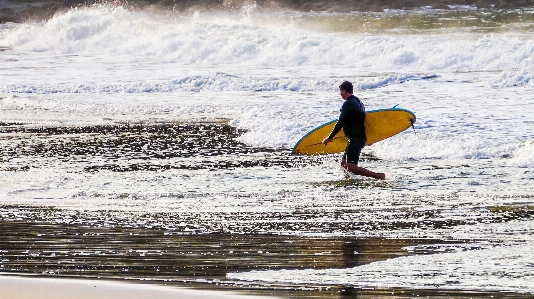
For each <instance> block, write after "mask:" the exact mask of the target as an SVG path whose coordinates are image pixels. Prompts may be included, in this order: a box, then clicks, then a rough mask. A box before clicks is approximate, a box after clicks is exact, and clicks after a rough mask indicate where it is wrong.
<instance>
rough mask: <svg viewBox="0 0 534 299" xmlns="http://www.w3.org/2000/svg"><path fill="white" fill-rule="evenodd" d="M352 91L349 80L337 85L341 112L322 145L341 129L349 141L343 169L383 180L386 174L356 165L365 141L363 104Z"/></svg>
mask: <svg viewBox="0 0 534 299" xmlns="http://www.w3.org/2000/svg"><path fill="white" fill-rule="evenodd" d="M353 92H354V88H353V86H352V83H350V82H349V81H344V82H343V83H341V85H339V94H340V95H341V97H342V98H343V100H345V102H344V103H343V106H341V113H340V115H339V120H338V121H337V124H336V125H335V127H334V129H333V130H332V132H331V133H330V135H329V136H328V137H327V138H325V139H324V140H323V145H324V146H326V145H327V144H328V143H330V142H332V141H333V139H334V136H336V134H337V133H339V131H341V129H343V132H344V133H345V135H346V136H347V137H348V138H349V143H348V144H347V147H346V148H345V153H344V154H343V158H342V159H341V166H342V167H343V169H345V170H346V171H348V172H351V173H353V174H356V175H361V176H366V177H372V178H375V179H380V180H385V179H386V174H384V173H378V172H373V171H370V170H367V169H365V168H363V167H359V166H358V161H359V159H360V154H361V152H362V149H363V148H364V147H365V145H366V143H367V138H366V136H365V123H364V121H365V106H364V105H363V103H362V102H361V101H360V99H358V98H357V97H356V96H354V95H353Z"/></svg>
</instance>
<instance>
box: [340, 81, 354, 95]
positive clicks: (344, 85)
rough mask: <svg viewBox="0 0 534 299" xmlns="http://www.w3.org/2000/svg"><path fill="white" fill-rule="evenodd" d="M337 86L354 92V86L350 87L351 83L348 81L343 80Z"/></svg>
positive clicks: (351, 92)
mask: <svg viewBox="0 0 534 299" xmlns="http://www.w3.org/2000/svg"><path fill="white" fill-rule="evenodd" d="M339 88H341V89H343V90H344V91H346V92H348V93H350V94H353V93H354V88H353V87H352V83H350V82H349V81H343V83H341V85H339Z"/></svg>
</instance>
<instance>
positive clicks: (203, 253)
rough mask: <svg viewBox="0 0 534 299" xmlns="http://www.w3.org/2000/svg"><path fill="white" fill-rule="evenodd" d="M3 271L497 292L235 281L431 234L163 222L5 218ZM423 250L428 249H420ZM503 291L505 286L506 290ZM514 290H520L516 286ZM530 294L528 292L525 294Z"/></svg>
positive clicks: (350, 292) (321, 265)
mask: <svg viewBox="0 0 534 299" xmlns="http://www.w3.org/2000/svg"><path fill="white" fill-rule="evenodd" d="M0 227H1V229H0V245H1V252H0V258H1V263H0V269H1V271H2V272H10V273H25V274H37V275H41V276H51V277H78V278H101V279H121V280H135V281H144V282H152V283H161V284H166V285H178V286H184V285H188V286H195V287H198V288H224V289H235V290H241V291H245V292H251V293H256V294H263V295H265V294H269V295H275V296H283V297H288V298H297V297H298V298H332V295H337V296H339V297H341V298H376V296H381V297H388V298H396V297H404V296H412V295H416V296H432V297H434V298H439V297H449V296H469V297H487V296H488V295H495V293H491V292H490V293H480V292H474V293H469V292H454V291H441V290H437V289H436V290H404V289H359V288H353V287H344V286H334V287H333V286H314V287H310V286H307V285H283V284H272V283H265V284H263V283H260V282H242V281H233V280H231V279H228V278H227V277H226V274H227V273H230V272H242V271H251V270H276V269H306V268H314V269H325V268H350V267H355V266H358V265H362V264H367V263H371V262H374V261H379V260H385V259H389V258H395V257H400V256H404V255H408V254H414V252H408V251H407V250H405V249H404V247H406V246H413V245H421V244H433V243H437V242H439V243H441V244H443V243H444V241H442V240H441V241H440V240H430V239H384V238H366V239H361V238H360V239H358V238H309V237H297V236H282V235H258V234H256V235H247V234H200V235H195V234H194V235H186V234H175V233H171V232H169V231H167V230H161V229H143V228H124V227H98V228H97V227H90V226H84V225H67V224H57V223H56V224H54V223H42V222H26V221H24V222H19V221H4V222H0ZM417 254H425V252H418V253H417ZM499 296H500V297H504V296H505V295H504V294H499ZM514 297H516V298H517V297H518V295H517V294H514ZM525 298H526V297H525Z"/></svg>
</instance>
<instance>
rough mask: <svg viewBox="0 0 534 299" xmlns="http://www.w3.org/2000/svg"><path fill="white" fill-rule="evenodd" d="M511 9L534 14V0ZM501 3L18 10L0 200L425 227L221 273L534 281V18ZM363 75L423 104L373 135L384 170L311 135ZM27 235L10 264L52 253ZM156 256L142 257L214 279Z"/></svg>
mask: <svg viewBox="0 0 534 299" xmlns="http://www.w3.org/2000/svg"><path fill="white" fill-rule="evenodd" d="M507 13H508V14H520V15H523V16H525V17H524V19H527V20H529V18H527V17H526V16H531V15H533V14H534V10H530V9H521V10H512V11H508V12H507ZM501 14H503V12H502V11H498V10H477V9H476V8H473V7H469V6H458V7H453V8H452V12H451V11H447V10H433V9H429V8H421V9H420V10H417V11H402V10H390V11H384V12H381V13H358V12H350V13H326V12H294V11H288V10H285V11H281V10H263V9H259V8H258V7H256V6H254V5H250V6H244V7H242V8H241V9H240V10H238V11H234V12H228V11H227V12H214V11H195V12H190V13H180V12H173V11H160V10H156V9H154V10H142V11H139V10H132V9H127V8H124V7H122V6H118V7H115V6H112V5H95V6H91V7H79V8H73V9H71V10H69V11H64V12H61V13H58V14H56V15H55V16H54V17H53V18H51V19H49V20H46V21H42V22H29V23H5V24H0V107H1V111H0V128H2V131H1V133H0V147H1V148H2V150H1V151H2V158H1V159H0V175H1V176H2V182H1V183H0V215H1V216H0V217H1V218H0V221H1V222H2V223H3V224H4V225H6V224H7V223H34V222H36V223H45V224H49V225H55V224H57V225H64V224H68V225H74V226H79V227H86V226H89V227H127V228H131V227H135V228H139V229H141V230H143V229H146V230H151V229H154V230H157V231H163V232H165V235H166V236H167V235H169V236H171V235H184V236H195V237H194V238H196V237H202V236H210V235H211V234H229V235H231V236H240V235H250V236H253V237H251V238H252V239H254V238H261V236H292V237H298V238H311V239H313V240H315V238H319V239H321V240H351V242H352V241H354V242H357V240H374V238H380V240H381V241H380V242H382V243H380V244H383V243H384V244H387V243H388V240H399V239H406V240H425V241H424V242H423V243H417V242H415V243H414V244H406V246H400V247H399V248H400V249H399V250H398V251H399V252H401V253H399V255H394V256H387V258H384V259H380V260H372V261H369V262H366V263H359V262H358V263H352V264H350V263H349V264H350V265H349V264H347V265H346V266H344V267H340V266H339V265H336V267H334V266H332V265H330V266H323V267H322V268H321V269H315V266H313V267H312V266H311V265H309V266H308V267H307V266H306V264H305V263H304V262H303V263H302V264H299V265H298V266H295V265H293V266H287V267H286V265H284V263H282V262H281V263H280V265H277V266H276V267H274V266H273V267H274V269H273V268H272V267H271V266H269V267H264V268H262V267H261V266H260V269H257V268H251V267H249V266H243V265H241V268H235V269H234V268H231V269H230V270H228V271H224V273H222V274H220V275H219V276H217V278H216V279H217V281H218V283H221V281H224V283H222V284H225V285H232V286H233V287H237V288H255V289H257V288H262V289H276V288H282V289H284V290H286V289H288V288H289V289H291V288H294V289H295V290H302V289H307V288H311V289H321V288H325V287H326V288H330V287H333V286H344V287H352V288H356V289H361V290H365V289H373V288H376V289H406V290H412V289H424V290H432V291H434V292H435V295H439V294H442V293H440V292H441V291H444V290H457V291H461V292H475V293H476V292H493V291H497V292H511V294H515V295H519V294H525V295H528V294H534V287H533V286H534V278H533V276H532V270H533V267H532V265H533V263H534V260H533V258H532V257H531V254H530V253H531V252H532V251H533V250H534V238H533V234H532V229H533V225H534V221H533V219H532V215H533V212H532V211H534V202H533V197H532V191H533V189H534V170H533V168H534V117H533V115H534V99H533V97H532V94H534V93H533V92H534V80H533V78H534V40H533V39H532V28H534V27H533V26H534V24H533V23H529V21H524V22H516V21H514V22H511V21H510V22H503V23H498V21H494V23H492V24H490V25H488V24H487V23H488V22H485V21H483V20H486V18H488V15H489V16H491V15H495V16H500V15H501ZM417 18H420V20H421V21H420V22H418V21H417V20H416V21H414V22H413V23H410V22H409V21H412V20H413V19H417ZM392 19H401V20H405V22H398V25H395V24H397V23H391V22H392V21H391V20H392ZM466 19H470V20H472V19H475V20H476V19H478V20H482V21H480V22H475V24H474V25H473V24H467V25H466V24H465V23H461V22H464V20H466ZM494 19H495V18H494ZM429 20H430V21H429ZM456 21H458V23H461V26H460V25H458V26H452V25H451V24H453V23H454V24H456ZM388 22H389V23H388ZM421 22H423V23H424V22H430V23H432V24H433V26H431V27H424V26H423V27H420V26H419V25H417V24H419V23H421ZM341 24H345V25H341ZM351 24H352V25H351ZM392 24H393V25H392ZM414 24H415V25H414ZM436 24H438V25H436ZM439 24H443V25H442V26H440V25H439ZM344 80H349V81H352V82H353V83H354V86H355V94H356V95H357V96H358V97H359V98H360V99H361V100H362V101H363V103H364V104H365V106H366V109H367V110H374V109H381V108H389V107H393V106H395V105H398V107H400V108H404V109H409V110H410V111H413V112H414V113H415V114H416V117H417V122H416V123H415V125H414V128H413V129H412V128H410V129H409V130H406V131H405V132H403V133H401V134H399V135H397V136H394V137H392V138H390V139H387V140H385V141H383V142H380V143H377V144H374V145H372V146H369V147H366V148H365V149H364V151H363V153H364V155H363V159H362V162H361V164H362V166H363V167H366V168H369V169H371V170H374V171H378V172H384V173H386V175H387V178H388V179H387V180H386V181H385V182H377V181H374V180H369V179H362V178H357V177H352V178H351V179H348V180H346V179H344V175H343V171H342V170H341V169H340V167H339V161H338V160H339V158H340V157H339V155H329V156H320V157H299V156H292V155H291V149H292V147H293V146H294V144H295V143H296V142H297V141H298V140H299V139H300V138H301V137H302V136H303V135H304V134H306V133H307V132H308V131H309V130H311V129H313V128H314V127H316V126H318V125H320V124H322V123H325V122H327V121H330V120H332V119H335V118H337V116H338V115H339V109H340V107H341V104H342V99H341V98H340V96H339V91H338V85H339V84H340V83H341V82H342V81H344ZM102 128H104V129H102ZM151 128H155V129H154V130H155V131H152V129H151ZM158 128H161V132H163V133H161V134H160V133H158V132H160V131H158V130H160V129H158ZM156 131H157V132H156ZM228 131H231V132H230V133H228ZM176 132H179V134H182V135H184V134H185V135H184V136H186V137H183V138H182V137H180V136H182V135H179V136H178V135H174V134H175V133H176ZM169 136H170V137H169ZM325 137H326V136H325ZM188 140H197V141H198V142H197V141H195V142H196V143H194V145H191V144H193V143H189V142H190V141H188ZM109 144H113V145H109ZM104 145H105V146H104ZM93 149H94V150H93ZM47 209H50V210H49V212H43V211H46V210H47ZM427 241H428V242H430V241H432V242H430V243H427ZM221 242H224V241H221ZM332 242H333V241H332ZM390 242H392V243H395V241H390ZM395 244H396V243H395ZM140 246H141V245H140ZM380 246H382V245H380ZM395 246H396V245H395ZM318 248H319V247H318ZM43 250H44V251H46V250H47V249H46V248H44V249H43ZM272 250H276V249H273V248H271V252H272ZM311 250H312V251H313V249H311ZM317 250H318V249H317ZM66 251H68V250H66ZM260 251H261V252H260ZM14 252H16V254H15V253H14ZM232 252H233V250H232ZM256 252H257V253H256V255H257V256H258V259H261V260H262V261H263V260H264V259H268V258H269V253H268V252H266V250H264V249H261V250H260V249H258V250H257V251H256ZM334 252H335V250H332V251H329V250H326V251H325V249H324V248H321V251H316V252H313V253H312V254H314V255H315V256H316V257H317V259H321V258H327V256H330V255H332V254H334ZM247 254H248V252H247ZM359 254H360V253H359V252H357V250H352V251H350V250H349V252H348V253H347V252H343V255H344V256H345V255H348V256H349V257H350V258H348V259H354V260H357V259H358V258H359V257H358V255H359ZM14 255H17V256H25V257H27V258H28V259H32V258H30V257H33V258H35V254H33V255H32V253H27V254H26V255H24V251H23V250H22V249H20V251H16V249H12V250H11V251H10V250H7V249H4V250H2V248H0V256H2V259H1V262H0V265H1V268H0V271H3V272H13V273H34V272H32V271H37V270H32V269H31V267H29V266H28V267H27V268H25V267H24V266H18V264H16V263H14V261H15V259H14V258H13V256H14ZM202 255H203V254H202ZM124 256H128V254H124ZM325 256H326V257H325ZM65 258H67V257H65ZM95 258H96V259H97V260H102V261H106V258H105V257H103V256H102V255H100V254H96V253H95ZM272 258H273V259H276V258H277V257H276V256H272ZM345 258H347V257H345ZM32 261H33V263H35V264H36V265H39V267H40V268H39V270H38V274H41V275H48V274H50V273H51V272H52V275H53V274H58V273H62V272H61V271H64V275H65V276H68V275H70V274H69V272H68V271H67V270H65V269H63V268H61V266H60V265H59V264H60V263H59V262H58V265H52V266H46V265H44V262H42V261H40V260H39V259H34V260H32ZM253 261H254V259H253ZM253 261H252V262H251V263H253ZM260 265H261V263H260ZM43 267H44V268H43ZM47 267H51V268H54V269H55V270H50V269H49V268H47ZM80 267H82V268H83V266H80ZM121 267H127V266H124V265H121ZM56 268H57V269H56ZM10 269H13V270H10ZM43 269H44V270H43ZM58 269H59V270H58ZM61 269H63V270H61ZM102 271H103V270H102ZM143 273H144V274H143V275H144V276H142V275H141V276H140V277H137V276H136V277H134V279H146V280H154V281H156V282H157V281H161V280H164V281H166V282H168V281H189V282H196V283H199V284H203V283H206V281H208V282H209V283H213V281H211V280H209V279H208V280H206V278H202V279H201V278H198V279H197V278H187V279H185V278H183V279H178V278H176V277H173V276H172V275H170V274H166V275H165V277H164V278H160V277H158V274H157V273H156V272H154V273H150V272H143ZM76 275H81V276H82V277H89V278H94V277H95V275H96V276H98V277H101V275H102V274H99V273H96V274H91V273H87V274H80V273H78V272H77V274H76ZM206 275H208V274H206ZM115 278H119V279H122V278H124V277H121V276H120V275H119V276H117V277H115ZM128 279H132V278H128ZM279 286H283V287H279ZM289 296H291V295H289Z"/></svg>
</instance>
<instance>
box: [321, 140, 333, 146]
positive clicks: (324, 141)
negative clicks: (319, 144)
mask: <svg viewBox="0 0 534 299" xmlns="http://www.w3.org/2000/svg"><path fill="white" fill-rule="evenodd" d="M330 142H332V139H331V138H325V139H324V140H323V145H324V146H326V145H328V143H330Z"/></svg>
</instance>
